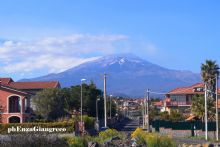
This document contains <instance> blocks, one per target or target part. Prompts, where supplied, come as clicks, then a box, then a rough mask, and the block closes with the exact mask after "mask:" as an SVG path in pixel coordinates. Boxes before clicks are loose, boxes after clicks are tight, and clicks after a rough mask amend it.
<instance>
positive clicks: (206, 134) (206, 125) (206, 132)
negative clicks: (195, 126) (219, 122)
mask: <svg viewBox="0 0 220 147" xmlns="http://www.w3.org/2000/svg"><path fill="white" fill-rule="evenodd" d="M205 139H206V140H208V118H207V85H206V83H205Z"/></svg>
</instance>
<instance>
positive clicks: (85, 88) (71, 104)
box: [63, 81, 104, 117]
mask: <svg viewBox="0 0 220 147" xmlns="http://www.w3.org/2000/svg"><path fill="white" fill-rule="evenodd" d="M63 91H64V93H65V95H66V98H65V109H66V110H67V111H68V112H71V111H72V110H76V111H79V110H80V108H81V85H76V86H72V87H70V88H64V89H63ZM82 94H83V100H82V103H83V114H88V115H89V116H93V117H95V115H96V99H97V98H98V97H99V98H100V101H99V102H98V108H99V117H103V111H104V110H103V109H104V108H103V103H104V102H103V97H102V91H101V90H100V89H97V87H96V85H95V84H94V83H93V82H92V81H91V83H90V84H88V85H87V84H83V85H82Z"/></svg>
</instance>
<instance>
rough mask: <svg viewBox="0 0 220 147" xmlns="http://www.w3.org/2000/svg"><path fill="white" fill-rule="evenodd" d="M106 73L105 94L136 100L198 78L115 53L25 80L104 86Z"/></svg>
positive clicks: (68, 84)
mask: <svg viewBox="0 0 220 147" xmlns="http://www.w3.org/2000/svg"><path fill="white" fill-rule="evenodd" d="M103 73H107V74H108V78H107V87H108V88H107V92H108V93H109V94H110V93H111V94H115V95H116V94H117V95H124V94H125V95H128V96H131V97H138V96H143V95H144V90H146V89H147V88H150V89H151V90H152V91H158V92H167V91H169V90H171V89H173V88H176V87H177V86H188V85H190V84H194V83H196V82H199V81H200V75H199V74H195V73H192V72H190V71H178V70H170V69H167V68H164V67H161V66H159V65H156V64H153V63H150V62H148V61H145V60H143V59H141V58H139V57H137V56H135V55H133V54H116V55H109V56H104V57H101V58H99V59H97V60H94V61H90V62H86V63H83V64H81V65H79V66H77V67H74V68H71V69H69V70H66V71H64V72H61V73H58V74H49V75H46V76H43V77H38V78H34V79H28V81H44V80H46V81H48V80H58V81H59V82H60V83H61V85H62V86H63V87H69V86H72V85H76V84H80V79H82V78H86V79H87V80H88V81H90V80H92V81H94V82H95V83H96V84H97V86H98V87H99V88H101V89H102V87H103V79H102V76H101V75H102V74H103Z"/></svg>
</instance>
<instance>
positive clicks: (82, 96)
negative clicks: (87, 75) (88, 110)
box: [80, 79, 86, 123]
mask: <svg viewBox="0 0 220 147" xmlns="http://www.w3.org/2000/svg"><path fill="white" fill-rule="evenodd" d="M85 80H86V79H81V98H80V99H81V123H82V115H83V91H82V89H83V81H85Z"/></svg>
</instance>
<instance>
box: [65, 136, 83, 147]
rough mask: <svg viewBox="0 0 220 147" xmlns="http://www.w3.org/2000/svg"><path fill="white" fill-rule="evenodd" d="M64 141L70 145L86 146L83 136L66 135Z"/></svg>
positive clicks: (72, 146)
mask: <svg viewBox="0 0 220 147" xmlns="http://www.w3.org/2000/svg"><path fill="white" fill-rule="evenodd" d="M65 140H66V142H67V143H68V145H69V146H70V147H85V146H87V141H86V139H85V138H83V137H67V138H65Z"/></svg>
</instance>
